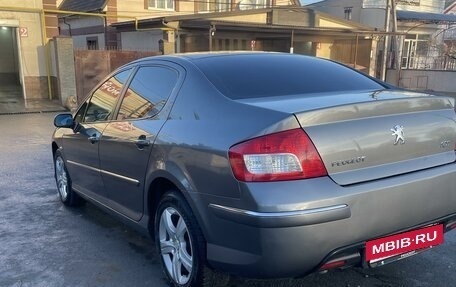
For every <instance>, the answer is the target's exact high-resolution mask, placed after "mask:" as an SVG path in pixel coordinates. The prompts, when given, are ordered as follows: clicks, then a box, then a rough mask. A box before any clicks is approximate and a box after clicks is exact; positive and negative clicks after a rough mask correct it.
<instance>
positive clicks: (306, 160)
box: [228, 129, 327, 181]
mask: <svg viewBox="0 0 456 287" xmlns="http://www.w3.org/2000/svg"><path fill="white" fill-rule="evenodd" d="M228 155H229V158H230V163H231V168H232V169H233V173H234V176H235V177H236V179H238V180H240V181H280V180H295V179H306V178H314V177H320V176H325V175H327V172H326V168H325V166H324V164H323V162H322V160H321V158H320V155H319V154H318V152H317V150H316V148H315V146H314V144H313V143H312V141H311V140H310V138H309V137H308V136H307V134H306V133H305V132H304V131H303V130H302V129H293V130H288V131H284V132H278V133H274V134H269V135H265V136H261V137H258V138H254V139H251V140H248V141H245V142H242V143H239V144H237V145H234V146H232V147H231V148H230V150H229V152H228Z"/></svg>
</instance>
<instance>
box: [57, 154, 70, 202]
mask: <svg viewBox="0 0 456 287" xmlns="http://www.w3.org/2000/svg"><path fill="white" fill-rule="evenodd" d="M55 177H56V180H57V188H58V190H59V194H60V197H61V198H62V201H65V200H66V199H67V197H68V177H67V173H66V170H65V163H64V162H63V159H62V158H61V157H60V156H59V157H57V158H56V160H55Z"/></svg>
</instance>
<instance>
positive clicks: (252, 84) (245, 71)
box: [194, 53, 385, 100]
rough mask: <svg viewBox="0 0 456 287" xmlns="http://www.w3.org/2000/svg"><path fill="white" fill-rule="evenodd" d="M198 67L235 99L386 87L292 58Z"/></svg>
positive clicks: (206, 61) (324, 63)
mask: <svg viewBox="0 0 456 287" xmlns="http://www.w3.org/2000/svg"><path fill="white" fill-rule="evenodd" d="M194 63H195V64H196V65H197V66H198V67H199V68H200V69H201V70H202V72H203V73H204V74H205V75H206V77H207V78H208V79H209V81H211V82H212V83H213V84H214V85H215V87H216V88H217V89H218V90H219V91H220V92H222V93H223V94H224V95H225V96H227V97H229V98H231V99H234V100H236V99H248V98H261V97H276V96H284V95H302V94H314V93H325V92H338V91H354V90H378V89H384V88H385V87H384V86H382V85H381V84H379V83H377V82H376V81H374V80H372V79H370V78H369V77H366V76H364V75H363V74H361V73H358V72H356V71H354V70H352V69H349V68H347V67H345V66H343V65H340V64H337V63H334V62H331V61H328V60H323V59H319V58H314V57H308V56H300V55H291V54H272V53H264V54H245V55H242V54H234V55H224V56H213V57H206V58H199V59H195V60H194Z"/></svg>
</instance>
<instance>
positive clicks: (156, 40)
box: [58, 0, 298, 52]
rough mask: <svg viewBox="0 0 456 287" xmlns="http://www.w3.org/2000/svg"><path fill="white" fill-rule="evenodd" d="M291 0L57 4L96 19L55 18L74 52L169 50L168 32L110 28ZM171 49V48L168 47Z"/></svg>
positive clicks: (66, 0)
mask: <svg viewBox="0 0 456 287" xmlns="http://www.w3.org/2000/svg"><path fill="white" fill-rule="evenodd" d="M297 3H298V2H295V0H203V1H201V0H122V1H120V0H94V1H90V2H89V1H83V0H60V1H59V3H58V4H59V5H58V7H59V9H60V10H62V11H75V12H89V13H98V14H100V16H99V17H98V16H83V15H72V14H71V13H68V14H66V15H61V16H59V28H60V33H61V34H62V35H68V36H71V37H72V38H73V40H74V46H75V48H76V49H122V50H138V49H139V50H147V51H149V50H152V51H158V50H162V52H165V51H163V50H169V45H168V44H167V43H169V42H171V43H172V41H171V37H172V36H173V35H169V33H168V30H169V29H149V30H148V31H144V30H141V31H140V29H138V28H137V29H135V30H134V31H129V32H125V33H122V35H120V34H117V33H115V32H114V31H113V30H112V29H111V24H113V23H118V22H125V21H139V20H141V19H145V18H156V17H169V16H180V15H198V14H206V13H213V12H230V11H244V10H251V9H261V8H266V7H272V6H283V5H297ZM171 46H172V45H171Z"/></svg>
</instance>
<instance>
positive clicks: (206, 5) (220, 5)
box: [198, 0, 231, 13]
mask: <svg viewBox="0 0 456 287" xmlns="http://www.w3.org/2000/svg"><path fill="white" fill-rule="evenodd" d="M230 8H231V0H206V1H204V0H203V1H199V2H198V12H200V13H201V12H226V11H230V10H231V9H230Z"/></svg>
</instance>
